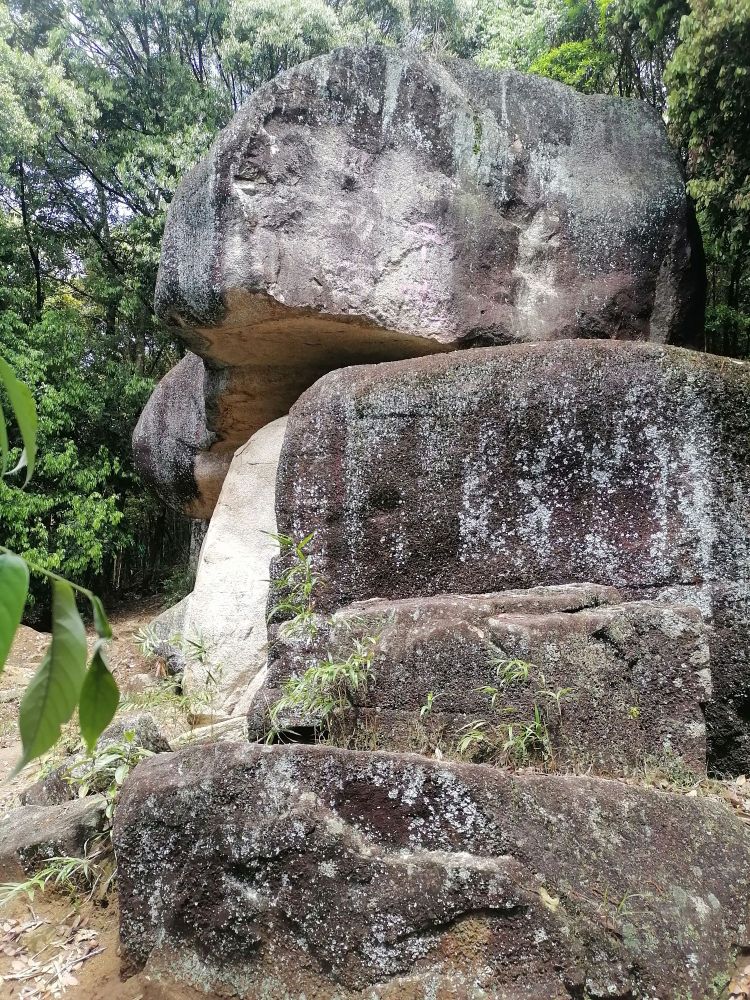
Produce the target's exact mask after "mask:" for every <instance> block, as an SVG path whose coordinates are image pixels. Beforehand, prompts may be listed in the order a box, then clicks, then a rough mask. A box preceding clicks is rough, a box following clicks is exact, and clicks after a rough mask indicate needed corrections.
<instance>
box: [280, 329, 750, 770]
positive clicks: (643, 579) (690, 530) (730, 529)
mask: <svg viewBox="0 0 750 1000" xmlns="http://www.w3.org/2000/svg"><path fill="white" fill-rule="evenodd" d="M749 404H750V366H748V365H746V364H741V363H737V362H733V361H729V360H725V359H720V358H715V357H711V356H709V355H702V354H697V353H693V352H688V351H684V350H680V349H678V348H670V347H659V346H655V345H648V344H620V343H613V342H603V341H580V340H579V341H569V342H561V343H555V344H530V345H526V346H516V347H505V348H502V349H489V350H476V351H472V352H461V353H459V354H454V355H449V356H441V357H436V358H423V359H417V360H411V361H404V362H397V363H395V364H391V365H379V366H362V367H357V368H349V369H345V370H342V371H339V372H333V373H331V374H329V375H327V376H326V377H325V378H323V379H321V380H320V381H319V382H318V383H317V384H316V385H315V386H314V387H313V388H311V389H310V390H308V391H307V392H306V393H305V395H304V396H303V397H302V398H301V399H300V400H299V401H298V403H297V404H296V405H295V406H294V407H293V409H292V411H291V413H290V417H289V424H288V429H287V435H286V440H285V444H284V448H283V451H282V457H281V461H280V465H279V479H278V488H277V501H276V503H277V511H276V513H277V521H278V526H279V531H281V532H283V533H284V534H290V535H294V536H296V537H303V536H304V535H306V534H308V533H310V532H314V533H315V537H314V539H313V542H312V545H311V551H312V552H313V555H314V559H313V563H314V568H315V572H316V573H317V574H318V575H319V576H320V577H321V578H322V580H324V581H325V586H324V587H321V588H320V590H319V593H318V597H317V603H318V607H319V610H321V611H326V612H327V611H332V610H335V609H337V608H340V607H343V606H344V605H346V604H350V603H352V602H353V601H357V600H363V599H368V598H372V597H387V598H404V597H418V596H430V595H434V594H438V593H486V592H493V591H497V590H504V589H507V588H526V587H530V586H535V585H539V584H559V583H567V582H570V581H581V580H590V581H593V582H595V583H599V584H605V585H610V586H616V587H618V588H620V589H621V590H622V592H623V594H624V596H626V597H628V596H631V595H636V596H649V597H653V596H657V595H658V594H659V593H674V591H675V588H679V589H680V591H681V592H684V591H685V590H690V589H693V590H694V591H695V588H697V589H698V590H699V591H700V592H701V594H702V595H703V597H702V600H703V605H704V608H706V606H707V602H709V601H710V597H711V595H712V594H713V595H717V594H720V595H721V605H720V606H719V605H718V604H717V605H716V610H717V616H718V617H717V621H718V622H719V626H720V628H719V631H718V634H717V637H716V645H715V647H714V648H713V650H712V669H713V672H714V676H715V679H716V690H717V692H718V695H717V698H718V699H719V701H718V703H717V704H718V706H722V705H724V704H727V703H728V702H730V701H731V700H732V699H739V700H740V703H738V702H735V704H734V707H731V708H730V710H729V711H730V714H731V720H730V721H731V722H732V725H733V726H734V727H735V734H736V731H737V730H738V729H741V730H742V731H743V732H745V733H746V732H747V725H746V724H743V722H742V714H743V712H744V711H745V710H744V709H742V705H741V700H742V699H744V698H746V697H747V692H748V674H747V671H746V670H745V671H744V676H743V666H744V665H746V663H747V656H748V653H747V623H748V618H749V616H748V609H747V602H746V597H745V596H744V594H745V588H744V581H746V580H747V578H748V570H749V568H750V532H748V524H749V523H750V438H749V437H748V413H750V405H749ZM678 599H679V600H680V601H681V602H684V599H685V598H683V597H679V598H678ZM707 610H708V611H709V613H710V611H711V608H710V607H709V608H707ZM733 644H734V649H733ZM732 649H733V651H732V652H731V657H732V659H731V662H730V663H729V664H728V666H727V670H726V674H725V673H724V666H723V657H726V654H727V652H728V651H729V650H732ZM722 711H724V710H723V709H721V708H720V707H719V708H717V710H716V711H714V709H713V707H711V706H709V721H710V723H711V726H712V727H713V732H711V733H710V736H711V740H712V742H713V744H714V745H715V746H716V748H717V754H716V756H715V758H714V764H715V766H716V767H718V768H720V769H721V768H722V766H723V763H725V762H727V761H731V765H730V766H732V767H737V766H738V764H739V763H740V761H741V760H746V762H747V766H749V767H750V757H747V756H746V755H747V742H744V743H743V745H742V747H738V746H737V744H736V736H733V735H732V732H731V731H730V730H731V727H730V728H729V729H727V725H726V720H724V721H722V719H721V717H720V714H721V712H722ZM745 715H747V713H746V712H745ZM710 728H711V727H710ZM743 739H745V740H746V737H743ZM744 769H745V767H744V766H743V767H742V768H741V770H744Z"/></svg>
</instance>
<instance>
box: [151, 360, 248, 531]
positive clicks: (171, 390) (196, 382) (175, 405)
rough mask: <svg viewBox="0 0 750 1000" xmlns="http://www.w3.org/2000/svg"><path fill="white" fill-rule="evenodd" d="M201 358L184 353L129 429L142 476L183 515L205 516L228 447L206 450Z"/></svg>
mask: <svg viewBox="0 0 750 1000" xmlns="http://www.w3.org/2000/svg"><path fill="white" fill-rule="evenodd" d="M205 378H206V370H205V367H204V364H203V360H202V359H201V358H199V357H197V356H196V355H195V354H186V355H185V357H184V358H183V359H182V360H181V361H179V362H178V363H177V364H176V365H175V366H174V368H173V369H172V370H171V371H170V372H168V373H167V374H166V375H165V376H164V378H163V379H162V380H161V382H159V384H158V385H157V386H156V388H155V389H154V391H153V393H152V394H151V398H150V399H149V401H148V403H146V406H145V407H144V409H143V413H141V416H140V419H139V420H138V423H137V424H136V427H135V430H134V431H133V453H134V456H135V462H136V466H137V468H138V471H139V473H140V474H141V476H143V478H144V480H145V481H146V482H147V483H148V484H149V485H150V486H152V487H153V488H154V489H155V490H156V491H157V492H158V493H159V495H160V496H161V497H162V498H163V499H164V500H165V501H166V502H167V503H169V504H170V505H171V506H172V507H175V508H176V509H177V510H180V511H182V512H183V513H184V514H185V515H186V516H187V517H195V518H202V517H206V518H207V517H210V516H211V511H212V510H213V508H214V505H215V504H216V499H217V497H218V495H219V490H220V489H221V483H222V480H223V478H224V476H225V475H226V471H227V467H228V465H229V461H230V460H231V452H230V454H229V455H225V454H224V453H223V452H222V450H221V449H219V450H218V451H217V452H212V451H210V450H209V449H210V446H211V444H212V443H213V442H214V440H215V437H216V435H215V434H213V433H212V432H211V431H209V430H208V428H207V427H206V402H205V390H204V380H205Z"/></svg>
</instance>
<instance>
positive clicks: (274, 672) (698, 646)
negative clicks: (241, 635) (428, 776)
mask: <svg viewBox="0 0 750 1000" xmlns="http://www.w3.org/2000/svg"><path fill="white" fill-rule="evenodd" d="M619 600H620V598H619V595H618V593H617V591H616V590H614V589H613V588H610V587H594V586H588V585H581V586H569V587H549V588H545V587H538V588H535V589H533V590H529V591H506V592H504V593H501V594H484V595H481V596H475V597H471V596H465V595H458V594H449V595H440V596H438V597H432V598H429V597H428V598H411V599H406V600H402V601H385V600H374V601H364V602H360V603H358V604H353V605H350V606H349V607H347V608H345V609H344V610H342V611H341V612H339V613H338V614H336V615H335V616H334V618H333V619H332V622H331V625H330V626H329V627H328V628H323V629H321V630H320V631H319V632H318V633H317V635H316V637H315V639H314V640H313V641H310V640H309V639H307V640H305V639H286V640H285V639H283V638H282V637H278V638H277V640H276V642H275V643H274V644H273V646H272V647H271V656H270V665H269V671H268V680H267V689H266V691H265V692H264V697H259V698H258V699H257V700H256V703H255V705H254V706H253V709H254V710H253V711H252V712H251V725H250V731H251V733H252V732H253V731H255V732H256V734H257V736H258V737H259V738H262V736H263V735H264V734H265V732H268V730H269V729H270V728H271V727H270V725H268V721H267V716H266V714H265V713H264V712H263V711H262V707H263V705H264V704H265V705H272V704H273V703H274V701H275V700H276V698H277V697H278V696H279V695H280V694H281V692H280V690H279V689H280V688H281V686H282V684H283V683H284V681H286V680H287V679H288V678H289V677H291V676H292V675H293V674H300V673H302V672H303V671H304V670H305V668H306V667H307V666H309V665H310V664H311V663H313V662H320V661H321V660H323V659H325V655H326V652H329V651H330V652H331V653H332V654H333V656H334V658H335V659H337V660H345V659H346V657H347V656H348V655H349V654H350V653H351V652H352V651H353V649H354V643H353V637H355V636H360V637H363V636H372V637H373V638H376V639H377V647H376V652H375V654H374V657H373V660H372V679H371V681H370V682H369V683H368V685H367V687H366V688H365V689H360V690H359V691H357V692H355V693H354V694H353V696H352V705H353V707H354V709H355V710H354V711H352V712H350V713H349V718H348V719H346V720H345V721H344V724H343V726H340V727H339V728H343V729H344V731H346V730H347V729H349V728H351V734H352V735H351V739H352V741H353V742H354V743H355V744H356V743H357V741H358V740H359V742H360V743H364V742H365V741H366V742H367V744H368V746H373V745H374V746H377V747H378V748H381V749H388V750H405V749H412V750H413V749H418V748H419V741H421V740H427V742H428V744H429V743H430V742H432V743H433V744H435V743H437V744H438V745H440V746H444V747H447V746H450V745H453V744H454V743H455V741H456V737H457V735H458V732H459V730H460V729H461V727H462V726H465V725H467V724H469V723H471V722H474V721H475V720H478V719H481V720H485V721H489V722H490V724H492V725H494V727H495V728H496V729H498V728H499V729H500V730H501V731H502V732H503V733H505V731H506V730H507V726H508V725H509V724H512V723H516V724H518V725H519V726H520V725H522V724H524V723H527V722H529V721H532V720H533V719H534V707H535V706H538V707H539V709H540V711H541V712H542V715H543V717H544V718H545V723H546V725H547V727H548V731H549V736H550V739H551V742H552V751H553V753H554V758H555V760H556V762H557V764H558V766H561V767H566V766H570V765H575V766H577V767H579V768H581V767H593V768H594V770H595V771H597V772H599V773H602V772H604V773H610V774H613V773H623V772H630V771H631V770H634V769H636V768H642V765H643V763H644V762H645V761H647V760H648V759H651V760H654V761H657V760H663V759H665V758H666V759H671V758H672V757H673V756H674V757H679V758H681V760H682V761H683V762H684V764H685V765H687V767H689V768H690V769H692V770H693V771H695V772H696V773H701V772H703V773H705V769H706V727H705V722H704V718H703V712H702V711H701V705H702V704H703V703H704V702H706V701H708V699H709V697H710V694H711V673H710V667H709V647H708V629H707V628H706V627H705V625H704V624H703V622H702V619H701V615H700V612H699V611H698V610H697V609H696V608H692V607H687V606H680V605H661V604H656V603H654V602H629V603H624V604H621V603H618V602H619ZM604 605H610V606H604ZM515 659H520V660H523V661H525V662H526V663H528V664H530V666H529V667H528V668H527V669H528V678H527V679H526V680H525V681H520V682H516V683H513V684H510V685H503V683H502V677H501V676H500V677H499V676H498V669H497V666H496V663H497V661H498V660H503V661H505V662H506V663H507V661H510V660H515ZM488 686H490V687H494V688H495V689H497V691H498V693H497V695H496V698H495V704H494V706H492V705H491V704H490V697H488V693H487V692H486V691H483V690H482V689H484V688H487V687H488ZM561 690H567V692H568V693H567V694H566V695H565V697H564V698H563V699H562V700H561V702H560V709H559V710H558V707H557V705H556V703H555V701H554V699H553V697H552V696H551V694H550V692H558V691H561ZM430 695H432V697H433V703H432V710H431V711H430V712H429V714H428V715H426V716H424V714H423V713H421V711H420V710H421V707H422V706H424V705H426V704H427V703H428V698H429V696H430ZM259 714H260V716H261V717H260V718H258V715H259ZM312 721H314V720H312ZM279 722H281V724H283V725H285V726H288V728H290V729H293V728H294V727H295V726H297V725H299V724H300V723H302V724H305V723H306V724H307V725H310V723H311V720H307V719H297V718H289V719H288V720H287V719H286V718H283V719H280V720H278V721H277V725H278V723H279ZM478 749H479V751H480V752H481V749H482V748H481V746H480V747H479V748H478Z"/></svg>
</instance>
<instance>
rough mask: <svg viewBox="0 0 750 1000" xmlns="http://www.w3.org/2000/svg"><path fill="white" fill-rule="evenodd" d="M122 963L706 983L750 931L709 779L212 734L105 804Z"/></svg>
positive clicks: (335, 978)
mask: <svg viewBox="0 0 750 1000" xmlns="http://www.w3.org/2000/svg"><path fill="white" fill-rule="evenodd" d="M115 846H116V851H117V858H118V880H119V888H120V914H121V942H122V950H123V956H124V959H125V962H126V966H127V967H128V968H129V969H130V970H133V969H135V968H140V967H142V966H143V965H144V964H147V968H148V970H149V971H150V972H151V973H152V974H153V975H154V977H158V976H159V975H160V973H162V972H163V973H166V974H167V975H168V976H170V977H176V978H177V979H181V980H183V981H186V982H187V983H189V984H192V985H195V986H198V987H200V989H202V990H204V991H205V992H213V991H221V990H226V991H229V992H231V994H232V995H234V996H240V997H245V998H256V997H261V996H262V997H267V998H268V1000H282V998H288V997H302V996H307V997H312V996H315V997H321V998H322V997H325V998H327V1000H348V998H354V997H358V998H368V1000H376V998H378V1000H396V998H406V997H408V998H413V1000H426V998H428V997H450V998H451V1000H477V998H479V997H484V998H487V1000H501V998H502V1000H521V998H524V1000H532V998H540V997H544V998H545V1000H547V998H548V1000H569V998H570V997H574V996H578V997H583V996H588V997H591V998H595V997H602V998H604V997H607V998H620V1000H625V998H630V997H635V996H639V997H665V998H666V997H675V998H676V997H678V996H680V997H681V996H693V997H698V996H700V997H703V996H709V995H711V989H712V988H714V987H715V986H716V984H717V983H722V984H723V983H725V982H726V981H727V977H726V973H727V972H728V971H729V969H730V967H731V964H732V961H733V956H734V952H735V949H736V948H737V947H738V946H740V947H741V946H743V945H744V944H745V943H746V939H745V934H746V921H747V906H748V884H749V881H748V880H749V878H750V850H749V847H750V841H749V838H748V834H747V832H746V830H745V828H744V826H743V824H742V823H741V822H740V821H739V819H738V818H736V817H735V816H734V815H733V814H732V812H731V810H730V809H729V807H728V806H727V805H726V803H725V802H723V801H722V800H720V799H714V798H710V797H687V796H682V795H676V794H672V793H668V792H660V791H655V790H653V789H649V788H645V787H637V786H629V785H626V784H623V783H620V782H616V781H611V780H603V779H597V778H590V777H574V776H562V775H542V774H529V773H524V774H511V773H507V772H503V771H500V770H498V769H494V768H488V767H477V766H469V765H448V764H446V763H437V762H434V761H428V760H427V759H425V758H420V757H413V756H412V757H410V756H390V755H387V754H360V753H353V752H345V751H334V750H330V749H326V748H317V747H299V746H296V747H274V748H261V747H251V746H248V745H246V744H245V745H240V744H234V745H232V744H222V745H221V746H217V747H213V748H205V747H200V748H195V749H194V750H188V751H181V752H179V753H177V754H175V755H172V756H170V757H162V758H154V759H152V760H150V761H146V762H145V763H143V764H141V765H139V767H138V769H137V771H136V772H135V773H134V774H133V776H132V777H131V778H130V779H129V781H128V782H127V783H126V785H125V788H124V790H123V794H122V799H121V802H120V805H119V808H118V810H117V815H116V820H115Z"/></svg>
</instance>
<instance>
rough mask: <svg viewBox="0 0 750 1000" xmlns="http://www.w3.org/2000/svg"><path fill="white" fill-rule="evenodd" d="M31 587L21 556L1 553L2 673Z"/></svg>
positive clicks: (0, 665) (0, 661) (0, 641)
mask: <svg viewBox="0 0 750 1000" xmlns="http://www.w3.org/2000/svg"><path fill="white" fill-rule="evenodd" d="M28 589H29V569H28V567H27V565H26V563H25V562H24V560H23V559H21V557H20V556H16V555H13V553H11V552H4V553H3V554H2V555H0V673H2V670H3V668H4V667H5V661H6V659H7V658H8V653H9V652H10V647H11V646H12V645H13V637H14V635H15V634H16V629H17V628H18V626H19V625H20V624H21V615H22V614H23V606H24V604H25V603H26V594H27V592H28Z"/></svg>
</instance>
